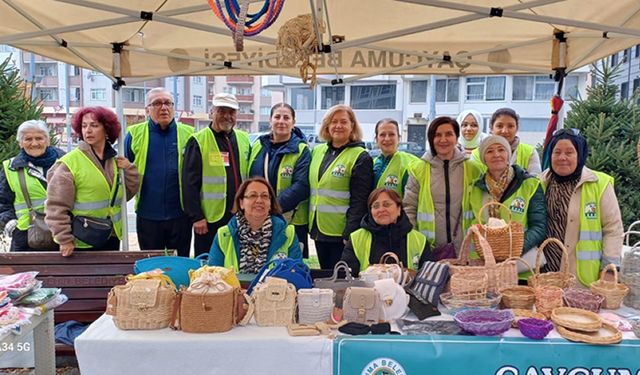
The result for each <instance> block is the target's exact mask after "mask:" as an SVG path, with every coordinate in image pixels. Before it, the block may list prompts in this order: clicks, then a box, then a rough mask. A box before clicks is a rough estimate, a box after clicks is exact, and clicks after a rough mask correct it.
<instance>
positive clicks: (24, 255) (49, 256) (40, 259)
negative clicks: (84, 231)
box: [0, 250, 175, 265]
mask: <svg viewBox="0 0 640 375" xmlns="http://www.w3.org/2000/svg"><path fill="white" fill-rule="evenodd" d="M173 254H175V251H173V250H169V255H173ZM161 255H164V250H145V251H91V250H76V251H74V252H73V255H71V256H69V257H63V256H62V255H61V254H60V252H58V251H22V252H13V253H12V252H8V253H0V265H5V264H38V265H42V264H109V263H125V264H133V262H135V261H136V260H139V259H144V258H150V257H157V256H161Z"/></svg>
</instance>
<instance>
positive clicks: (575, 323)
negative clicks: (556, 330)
mask: <svg viewBox="0 0 640 375" xmlns="http://www.w3.org/2000/svg"><path fill="white" fill-rule="evenodd" d="M551 320H552V321H553V322H554V323H555V324H556V326H561V327H564V328H569V329H572V330H577V331H583V332H597V331H598V330H599V329H600V327H602V318H600V316H599V315H598V314H596V313H594V312H592V311H587V310H583V309H576V308H575V307H558V308H556V309H553V312H552V313H551Z"/></svg>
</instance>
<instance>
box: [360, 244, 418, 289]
mask: <svg viewBox="0 0 640 375" xmlns="http://www.w3.org/2000/svg"><path fill="white" fill-rule="evenodd" d="M389 259H392V260H394V261H395V263H391V264H388V263H386V262H387V260H389ZM360 279H362V280H365V281H369V282H374V281H376V280H382V279H393V280H394V281H395V282H396V283H398V284H400V285H402V286H404V285H406V284H408V282H409V280H410V276H409V273H408V272H407V271H406V270H405V269H403V267H402V262H400V259H398V256H397V255H396V254H394V253H392V252H388V253H384V254H382V257H380V263H378V264H372V265H370V266H369V267H367V268H366V269H365V270H364V271H363V272H360Z"/></svg>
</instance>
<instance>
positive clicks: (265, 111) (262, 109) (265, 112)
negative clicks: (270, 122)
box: [260, 107, 271, 116]
mask: <svg viewBox="0 0 640 375" xmlns="http://www.w3.org/2000/svg"><path fill="white" fill-rule="evenodd" d="M260 115H261V116H270V115H271V107H260Z"/></svg>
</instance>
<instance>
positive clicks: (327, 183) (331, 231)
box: [309, 143, 366, 237]
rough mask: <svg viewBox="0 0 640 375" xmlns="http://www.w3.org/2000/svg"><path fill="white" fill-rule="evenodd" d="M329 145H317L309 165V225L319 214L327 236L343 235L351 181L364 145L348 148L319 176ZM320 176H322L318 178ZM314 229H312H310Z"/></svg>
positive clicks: (323, 230) (318, 218) (319, 227)
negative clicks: (354, 167)
mask: <svg viewBox="0 0 640 375" xmlns="http://www.w3.org/2000/svg"><path fill="white" fill-rule="evenodd" d="M328 149H329V146H327V144H326V143H324V144H321V145H318V146H316V147H314V149H313V152H312V156H311V165H310V166H309V185H310V190H311V196H310V197H309V227H311V226H312V225H313V220H314V218H315V217H316V215H317V218H316V221H317V223H318V230H319V231H320V232H321V233H322V234H324V235H325V236H334V237H338V236H342V232H343V231H344V228H345V227H346V225H347V217H346V213H347V209H348V208H349V200H350V197H351V194H350V193H349V184H350V182H351V173H352V170H353V166H354V164H355V163H356V160H358V157H359V156H360V154H361V153H363V152H366V151H365V149H364V148H363V147H347V148H345V149H343V150H342V151H340V154H339V155H338V156H337V157H336V158H335V160H333V162H332V163H331V165H329V167H328V168H327V170H326V171H325V172H324V174H323V175H322V176H319V172H320V166H321V164H322V159H324V156H325V154H326V153H327V150H328ZM318 177H319V178H318ZM310 229H311V228H310Z"/></svg>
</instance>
